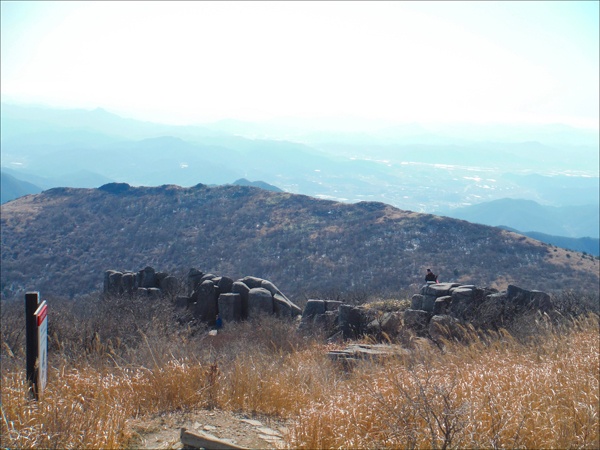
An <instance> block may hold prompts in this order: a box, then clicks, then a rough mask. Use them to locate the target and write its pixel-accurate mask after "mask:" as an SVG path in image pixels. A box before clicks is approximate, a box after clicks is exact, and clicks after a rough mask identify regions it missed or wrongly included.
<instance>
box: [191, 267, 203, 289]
mask: <svg viewBox="0 0 600 450" xmlns="http://www.w3.org/2000/svg"><path fill="white" fill-rule="evenodd" d="M203 276H204V273H202V272H201V271H199V270H198V269H194V268H192V269H190V271H189V272H188V275H187V288H188V293H190V294H191V293H192V292H194V291H195V290H196V289H198V286H200V284H201V283H202V277H203Z"/></svg>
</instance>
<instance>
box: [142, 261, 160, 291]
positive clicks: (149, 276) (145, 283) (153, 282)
mask: <svg viewBox="0 0 600 450" xmlns="http://www.w3.org/2000/svg"><path fill="white" fill-rule="evenodd" d="M141 278H142V282H141V283H140V286H141V287H143V288H154V287H158V278H156V272H155V270H154V268H152V267H150V266H147V267H146V268H144V270H142V271H141Z"/></svg>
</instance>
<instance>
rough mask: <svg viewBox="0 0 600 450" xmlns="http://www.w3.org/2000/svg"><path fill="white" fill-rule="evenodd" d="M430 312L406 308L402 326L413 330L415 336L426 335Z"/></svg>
mask: <svg viewBox="0 0 600 450" xmlns="http://www.w3.org/2000/svg"><path fill="white" fill-rule="evenodd" d="M430 318H431V314H430V313H428V312H427V311H422V310H416V309H407V310H406V311H404V327H405V328H408V329H409V330H412V331H414V332H415V334H416V335H417V336H426V335H427V327H428V325H429V319H430Z"/></svg>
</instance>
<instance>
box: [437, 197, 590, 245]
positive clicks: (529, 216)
mask: <svg viewBox="0 0 600 450" xmlns="http://www.w3.org/2000/svg"><path fill="white" fill-rule="evenodd" d="M437 213H438V214H441V215H444V216H448V217H453V218H455V219H462V220H467V221H469V222H473V223H481V224H484V225H492V226H505V227H509V228H512V229H515V230H519V231H522V232H526V233H527V232H532V231H535V232H538V233H543V234H546V235H554V236H564V237H567V238H580V237H591V238H596V239H598V238H599V237H600V209H599V207H598V205H597V204H596V205H575V206H560V207H557V206H544V205H540V204H539V203H536V202H534V201H532V200H522V199H512V198H504V199H499V200H493V201H490V202H483V203H479V204H477V205H471V206H466V207H463V208H456V209H452V210H445V211H438V212H437Z"/></svg>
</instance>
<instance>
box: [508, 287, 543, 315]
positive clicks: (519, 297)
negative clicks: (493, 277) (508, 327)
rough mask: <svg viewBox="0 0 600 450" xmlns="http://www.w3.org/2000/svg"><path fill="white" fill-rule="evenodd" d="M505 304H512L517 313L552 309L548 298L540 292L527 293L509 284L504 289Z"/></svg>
mask: <svg viewBox="0 0 600 450" xmlns="http://www.w3.org/2000/svg"><path fill="white" fill-rule="evenodd" d="M506 300H507V303H512V304H513V305H514V306H516V308H517V309H518V310H519V311H524V310H535V309H539V310H541V311H548V310H549V309H551V308H552V302H551V300H550V296H549V295H548V294H546V293H545V292H541V291H528V290H526V289H522V288H520V287H517V286H513V285H512V284H510V285H509V286H508V288H507V289H506Z"/></svg>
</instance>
